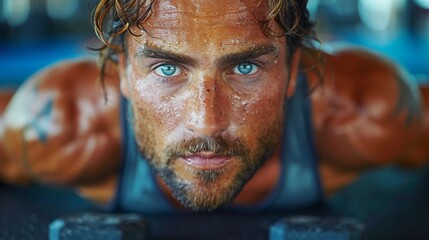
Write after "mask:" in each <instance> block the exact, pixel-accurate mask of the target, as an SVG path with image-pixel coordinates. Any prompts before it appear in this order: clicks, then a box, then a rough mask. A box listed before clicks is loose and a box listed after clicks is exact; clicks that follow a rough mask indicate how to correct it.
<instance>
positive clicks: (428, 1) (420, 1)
mask: <svg viewBox="0 0 429 240" xmlns="http://www.w3.org/2000/svg"><path fill="white" fill-rule="evenodd" d="M414 1H415V2H416V4H417V5H418V6H420V7H421V8H426V9H429V0H414Z"/></svg>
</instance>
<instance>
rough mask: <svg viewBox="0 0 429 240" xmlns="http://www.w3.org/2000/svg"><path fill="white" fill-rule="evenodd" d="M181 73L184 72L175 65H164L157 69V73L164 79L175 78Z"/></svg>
mask: <svg viewBox="0 0 429 240" xmlns="http://www.w3.org/2000/svg"><path fill="white" fill-rule="evenodd" d="M181 72H182V70H181V69H180V68H178V67H177V66H176V65H173V64H164V65H161V66H159V67H157V68H155V73H156V74H158V75H160V76H163V77H174V76H176V75H179V74H180V73H181Z"/></svg>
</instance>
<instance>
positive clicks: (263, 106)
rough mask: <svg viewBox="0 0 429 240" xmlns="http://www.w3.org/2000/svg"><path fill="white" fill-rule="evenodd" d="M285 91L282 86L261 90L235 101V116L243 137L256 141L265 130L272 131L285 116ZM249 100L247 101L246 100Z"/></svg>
mask: <svg viewBox="0 0 429 240" xmlns="http://www.w3.org/2000/svg"><path fill="white" fill-rule="evenodd" d="M284 96H285V91H284V88H282V87H281V86H277V87H267V88H261V89H260V90H257V91H255V92H253V93H252V94H249V95H248V96H246V97H241V98H240V100H239V101H237V100H238V98H236V99H237V100H236V101H234V103H233V110H232V112H233V113H234V115H235V117H234V118H235V119H236V122H237V125H238V126H239V127H238V128H239V129H241V131H240V132H241V133H240V134H241V135H243V136H244V137H246V138H248V139H254V140H256V139H257V137H259V136H260V135H261V134H262V133H261V132H262V131H263V129H267V128H268V129H270V127H272V126H274V125H276V124H278V123H279V121H281V119H282V118H283V114H284V109H283V108H284V100H285V98H284ZM246 99H247V100H246Z"/></svg>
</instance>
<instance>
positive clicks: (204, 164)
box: [181, 152, 232, 170]
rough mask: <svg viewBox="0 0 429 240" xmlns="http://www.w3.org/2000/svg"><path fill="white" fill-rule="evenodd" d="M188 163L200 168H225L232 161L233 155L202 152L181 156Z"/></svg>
mask: <svg viewBox="0 0 429 240" xmlns="http://www.w3.org/2000/svg"><path fill="white" fill-rule="evenodd" d="M181 158H182V159H183V160H184V161H185V163H186V164H188V165H189V166H191V167H194V168H198V169H200V170H214V169H219V168H223V167H225V166H226V165H228V164H229V163H230V162H231V158H232V157H231V156H226V155H217V154H214V153H209V152H202V153H197V154H192V155H187V156H182V157H181Z"/></svg>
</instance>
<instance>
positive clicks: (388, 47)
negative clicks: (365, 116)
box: [0, 0, 429, 85]
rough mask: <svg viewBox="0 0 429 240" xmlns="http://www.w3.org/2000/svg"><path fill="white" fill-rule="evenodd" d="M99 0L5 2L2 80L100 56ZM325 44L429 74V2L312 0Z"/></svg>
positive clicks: (0, 22) (0, 10) (0, 5)
mask: <svg viewBox="0 0 429 240" xmlns="http://www.w3.org/2000/svg"><path fill="white" fill-rule="evenodd" d="M96 2H97V1H96V0H0V84H3V85H4V84H9V85H19V83H21V82H22V81H23V80H25V79H26V78H27V77H28V76H29V75H31V74H32V73H34V72H35V71H37V70H38V69H40V68H42V67H45V66H46V65H49V64H51V63H53V62H56V61H58V60H61V59H67V58H75V57H81V56H92V57H96V54H95V53H94V52H91V51H89V50H88V49H87V47H88V46H90V47H91V46H92V47H94V46H97V40H96V39H95V35H94V33H93V31H92V27H91V20H90V15H91V9H92V8H93V7H94V6H95V5H96ZM309 9H310V11H311V12H312V16H313V20H315V21H316V22H317V32H318V34H319V38H320V40H321V41H322V42H323V43H327V42H347V43H351V44H354V45H360V46H364V47H368V48H370V49H373V50H374V51H377V52H380V53H382V54H384V55H386V56H388V57H390V58H392V59H394V60H395V61H397V62H399V63H401V64H402V65H404V66H405V67H406V68H407V69H408V70H409V71H410V72H411V73H413V74H416V75H419V74H422V75H425V74H426V75H429V0H347V1H344V0H309Z"/></svg>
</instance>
